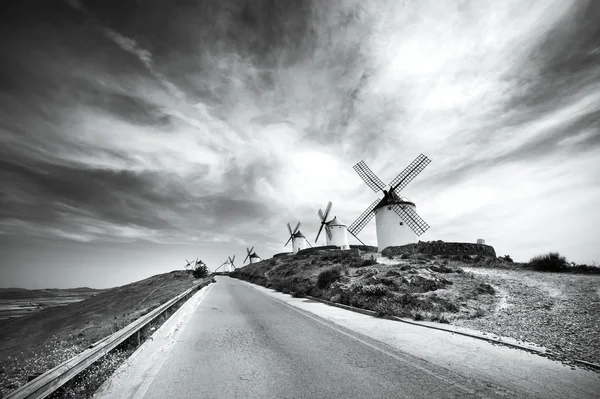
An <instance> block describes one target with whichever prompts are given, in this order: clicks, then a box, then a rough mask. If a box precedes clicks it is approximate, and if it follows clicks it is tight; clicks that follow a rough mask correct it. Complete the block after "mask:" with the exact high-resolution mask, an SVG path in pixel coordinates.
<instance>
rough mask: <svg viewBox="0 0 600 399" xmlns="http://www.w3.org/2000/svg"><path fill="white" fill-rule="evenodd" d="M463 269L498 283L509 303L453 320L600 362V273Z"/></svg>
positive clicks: (504, 300)
mask: <svg viewBox="0 0 600 399" xmlns="http://www.w3.org/2000/svg"><path fill="white" fill-rule="evenodd" d="M463 269H464V270H465V271H469V272H472V273H474V274H476V275H477V276H479V277H480V278H483V279H484V280H486V281H487V282H488V283H489V284H490V285H492V286H493V287H494V288H496V290H497V294H498V300H499V302H500V304H502V305H503V306H497V308H496V310H495V311H494V312H492V313H491V314H488V315H485V316H483V317H480V318H476V319H471V320H453V321H452V323H453V324H455V325H459V326H465V327H469V328H474V329H477V330H479V331H484V332H489V333H493V334H498V335H501V336H506V337H512V338H515V339H518V340H521V341H528V342H533V343H536V344H538V345H541V346H544V347H546V348H548V349H549V350H550V351H551V352H552V356H553V357H555V358H557V359H561V360H574V359H578V360H585V361H588V362H591V363H597V364H600V340H599V339H598V338H600V334H599V332H600V297H599V295H598V292H599V291H600V276H597V275H572V274H559V273H542V272H534V271H523V270H504V269H484V268H475V267H463Z"/></svg>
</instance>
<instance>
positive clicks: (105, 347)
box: [5, 278, 212, 399]
mask: <svg viewBox="0 0 600 399" xmlns="http://www.w3.org/2000/svg"><path fill="white" fill-rule="evenodd" d="M211 280H212V278H209V279H205V280H203V281H202V282H200V283H198V284H196V285H195V286H193V287H191V288H189V289H187V290H186V291H184V292H183V293H181V294H179V295H177V296H176V297H174V298H172V299H170V300H169V301H167V302H165V303H163V304H162V305H160V306H159V307H157V308H156V309H154V310H152V311H151V312H149V313H148V314H145V315H144V316H142V317H140V318H139V319H137V320H135V321H134V322H132V323H130V324H129V325H127V326H125V327H123V328H122V329H121V330H119V331H117V332H115V333H113V334H111V335H109V336H108V337H106V338H104V339H102V340H100V341H98V342H96V343H94V344H92V345H90V347H89V348H88V349H86V350H85V351H83V352H82V353H80V354H79V355H77V356H75V357H73V358H71V359H69V360H67V361H66V362H63V363H61V364H59V365H58V366H56V367H55V368H53V369H51V370H48V371H46V372H45V373H44V374H42V375H40V376H38V377H37V378H35V379H34V380H32V381H30V382H28V383H27V384H25V385H23V386H21V387H19V388H18V389H16V390H15V391H13V392H11V393H9V394H8V395H7V396H6V397H5V399H41V398H45V397H47V396H49V395H51V394H52V393H54V392H55V391H56V390H58V389H59V388H60V387H62V386H63V385H64V384H66V383H67V382H68V381H70V380H71V379H73V378H74V377H75V376H77V375H78V374H79V373H81V372H82V371H84V370H85V369H86V368H88V367H90V366H91V365H92V364H94V363H95V362H96V361H98V360H99V359H100V358H102V357H103V356H104V355H106V354H107V353H109V352H110V351H112V350H113V349H115V348H116V347H117V346H119V345H121V344H122V343H123V342H125V341H127V340H128V339H130V338H131V337H132V336H134V335H135V334H137V339H138V343H139V340H140V332H141V330H142V329H143V328H144V327H146V326H147V325H148V324H150V323H151V322H152V321H154V320H156V319H157V318H158V317H160V316H163V315H164V316H165V319H167V318H168V317H169V316H170V314H168V313H169V310H170V309H171V308H172V307H173V306H174V305H176V304H177V303H179V302H180V301H185V300H187V299H189V298H190V297H191V296H192V295H193V294H194V293H195V292H196V291H198V290H199V289H201V288H203V287H205V286H207V285H209V284H210V283H211Z"/></svg>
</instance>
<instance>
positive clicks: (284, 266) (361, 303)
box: [231, 251, 494, 322]
mask: <svg viewBox="0 0 600 399" xmlns="http://www.w3.org/2000/svg"><path fill="white" fill-rule="evenodd" d="M384 261H388V263H390V264H371V263H370V262H369V261H366V260H365V259H363V258H362V257H361V256H359V255H357V254H353V253H352V252H350V251H320V252H319V251H316V252H312V253H309V254H298V255H296V256H286V257H278V258H274V259H269V260H266V261H262V262H259V263H255V264H252V265H249V266H246V267H243V268H240V269H238V270H236V271H235V272H234V273H232V274H231V276H232V277H237V278H241V279H244V280H247V281H250V282H254V283H257V284H261V285H264V286H267V287H270V288H274V289H276V290H278V291H282V292H284V293H290V294H293V295H296V296H305V295H311V296H315V297H319V298H323V299H327V300H331V301H333V302H339V303H342V304H346V305H351V306H355V307H360V308H365V309H371V310H375V311H378V312H379V313H380V314H389V315H396V316H404V317H413V318H416V319H426V320H433V321H443V322H445V321H447V320H451V319H452V318H456V317H462V318H467V317H475V316H476V315H479V314H481V313H484V312H486V311H490V310H491V309H493V306H494V290H493V288H492V287H491V286H489V285H488V284H486V283H484V282H483V281H482V280H480V279H478V278H477V277H475V276H474V275H473V274H470V273H464V272H463V271H462V269H460V268H449V267H447V266H445V265H444V261H443V260H438V259H435V258H434V257H429V258H427V257H425V256H422V255H412V256H410V257H409V258H407V259H397V260H393V261H389V260H386V259H385V258H384ZM332 268H334V269H338V270H339V271H340V276H339V278H333V279H332V281H331V284H328V285H326V286H324V287H323V286H322V287H321V288H320V287H319V286H318V284H317V283H318V276H319V273H321V272H322V271H324V270H327V269H332ZM334 274H335V273H334ZM334 280H335V281H334Z"/></svg>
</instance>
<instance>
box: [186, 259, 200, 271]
mask: <svg viewBox="0 0 600 399" xmlns="http://www.w3.org/2000/svg"><path fill="white" fill-rule="evenodd" d="M185 261H186V262H187V263H186V264H185V268H186V269H187V268H188V267H191V266H192V262H190V261H189V260H187V259H186V260H185ZM197 261H198V259H196V262H197Z"/></svg>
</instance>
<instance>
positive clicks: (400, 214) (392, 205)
mask: <svg viewBox="0 0 600 399" xmlns="http://www.w3.org/2000/svg"><path fill="white" fill-rule="evenodd" d="M430 163H431V160H430V159H429V158H427V157H426V156H425V155H423V154H420V155H419V156H418V157H417V158H416V159H415V160H414V161H413V162H412V163H411V164H410V165H408V166H407V167H406V169H404V170H403V171H402V172H401V173H400V174H399V175H398V176H396V178H395V179H394V180H392V181H391V182H390V190H389V191H386V190H385V188H386V186H385V184H384V183H383V182H382V181H381V179H379V178H378V177H377V176H376V175H375V174H374V173H373V172H372V171H371V169H369V167H368V166H367V164H365V163H364V161H360V162H359V163H357V164H356V165H354V170H355V171H356V173H358V175H359V176H360V177H361V178H362V179H363V180H364V182H365V183H366V184H367V186H369V188H371V189H372V190H373V191H375V192H376V193H377V192H379V191H383V198H382V199H380V198H378V199H376V200H375V201H373V203H372V204H371V205H369V207H368V208H367V209H366V210H365V211H364V212H363V213H362V215H360V216H359V218H358V219H356V220H355V221H354V223H352V224H351V225H350V227H349V228H348V231H349V232H350V234H352V235H353V236H355V237H356V236H357V234H358V233H359V232H360V231H361V230H362V229H363V228H364V227H365V226H366V225H367V223H369V221H370V220H371V219H372V218H373V216H375V223H376V225H377V247H378V250H379V251H380V252H381V251H383V249H384V248H387V247H390V246H398V245H404V244H409V243H415V242H417V236H420V235H421V234H423V233H424V232H425V231H426V230H427V229H428V228H429V225H428V224H427V223H425V221H424V220H423V219H421V217H420V216H419V215H418V214H417V212H416V205H415V203H414V202H412V201H410V200H408V198H406V197H400V196H399V195H398V193H399V192H400V191H401V190H402V189H403V188H404V187H406V186H407V185H408V183H410V182H411V181H412V180H413V179H414V178H415V177H416V176H417V175H418V174H419V173H421V171H422V170H423V169H425V167H426V166H427V165H429V164H430ZM357 238H358V237H357Z"/></svg>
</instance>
